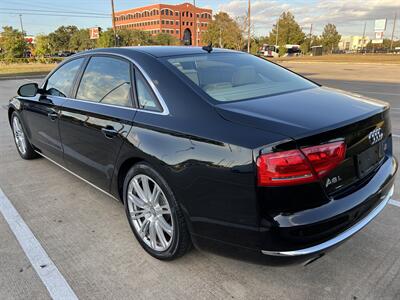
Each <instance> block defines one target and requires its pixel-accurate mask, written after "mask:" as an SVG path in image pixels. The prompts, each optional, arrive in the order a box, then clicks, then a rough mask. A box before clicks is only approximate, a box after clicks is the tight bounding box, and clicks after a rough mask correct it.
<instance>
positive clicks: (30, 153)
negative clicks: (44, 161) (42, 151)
mask: <svg viewBox="0 0 400 300" xmlns="http://www.w3.org/2000/svg"><path fill="white" fill-rule="evenodd" d="M15 118H17V119H18V122H19V124H20V126H21V130H22V132H23V134H24V138H25V152H22V151H21V150H20V148H19V147H18V145H17V142H16V138H15V133H14V119H15ZM10 123H11V129H12V133H13V137H14V143H15V146H16V148H17V151H18V153H19V155H20V156H21V157H22V158H23V159H26V160H29V159H35V158H38V157H40V155H39V154H37V153H36V152H35V150H34V149H33V147H32V145H31V143H30V142H29V140H28V136H27V135H26V130H25V128H24V125H23V124H22V122H21V118H20V116H19V114H18V113H17V112H16V111H14V112H13V113H12V114H11V120H10Z"/></svg>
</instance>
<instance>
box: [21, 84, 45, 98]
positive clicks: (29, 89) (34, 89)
mask: <svg viewBox="0 0 400 300" xmlns="http://www.w3.org/2000/svg"><path fill="white" fill-rule="evenodd" d="M39 92H40V89H39V86H38V84H37V83H33V82H32V83H26V84H23V85H21V86H20V87H19V89H18V92H17V93H18V95H19V96H22V97H34V96H36V95H37V94H38V93H39Z"/></svg>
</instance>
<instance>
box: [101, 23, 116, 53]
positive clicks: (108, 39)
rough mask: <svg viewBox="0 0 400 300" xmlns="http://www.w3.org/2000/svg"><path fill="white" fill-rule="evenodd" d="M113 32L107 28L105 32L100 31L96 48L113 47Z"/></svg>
mask: <svg viewBox="0 0 400 300" xmlns="http://www.w3.org/2000/svg"><path fill="white" fill-rule="evenodd" d="M114 45H115V44H114V31H113V30H112V29H111V28H108V29H107V30H105V31H100V36H99V38H98V39H97V47H98V48H108V47H114Z"/></svg>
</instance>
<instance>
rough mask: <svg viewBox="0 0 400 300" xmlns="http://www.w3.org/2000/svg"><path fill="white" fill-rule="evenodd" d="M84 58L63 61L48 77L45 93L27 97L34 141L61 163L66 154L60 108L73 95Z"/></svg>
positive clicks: (27, 118) (26, 118)
mask: <svg viewBox="0 0 400 300" xmlns="http://www.w3.org/2000/svg"><path fill="white" fill-rule="evenodd" d="M83 61H84V58H78V59H74V60H72V61H69V62H67V63H65V64H63V65H62V66H60V67H59V68H58V69H57V70H55V71H54V73H52V74H51V75H50V76H49V77H48V79H47V80H46V82H45V83H44V85H43V90H44V93H43V94H41V95H37V96H36V97H33V98H26V99H24V100H23V102H24V110H23V114H24V121H25V122H26V123H27V125H28V126H26V127H25V128H28V129H29V130H28V136H29V140H30V142H31V143H32V144H33V145H34V146H35V147H36V148H37V149H39V150H40V151H41V152H42V153H43V154H44V155H46V156H48V157H49V158H51V159H52V160H55V161H56V162H58V163H61V162H62V157H63V154H62V152H63V151H62V146H61V141H60V134H59V130H58V125H59V124H58V123H59V113H60V107H61V105H62V104H63V103H64V102H65V101H66V99H67V97H69V96H70V93H71V92H72V89H73V85H74V81H75V79H76V77H77V74H78V72H79V69H80V67H81V66H82V63H83Z"/></svg>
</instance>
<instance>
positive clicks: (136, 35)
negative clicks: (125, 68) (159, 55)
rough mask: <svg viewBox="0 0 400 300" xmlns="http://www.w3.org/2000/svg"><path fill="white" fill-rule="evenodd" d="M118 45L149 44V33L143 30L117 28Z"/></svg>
mask: <svg viewBox="0 0 400 300" xmlns="http://www.w3.org/2000/svg"><path fill="white" fill-rule="evenodd" d="M117 35H118V46H144V45H150V44H151V35H150V33H148V32H146V31H143V30H135V29H134V30H131V29H119V30H117Z"/></svg>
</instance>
